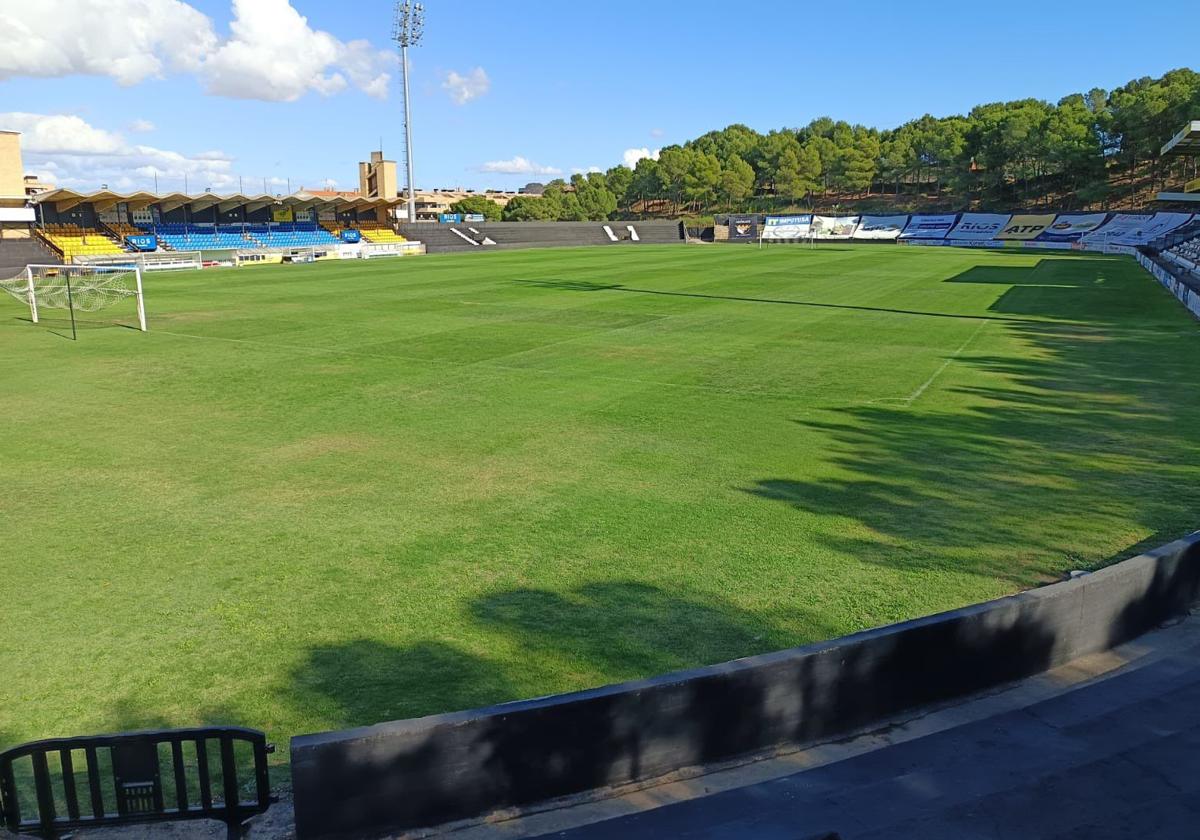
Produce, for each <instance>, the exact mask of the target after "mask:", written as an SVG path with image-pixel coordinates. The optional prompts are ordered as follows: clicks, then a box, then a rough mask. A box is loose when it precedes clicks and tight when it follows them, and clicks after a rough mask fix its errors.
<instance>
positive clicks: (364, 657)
mask: <svg viewBox="0 0 1200 840" xmlns="http://www.w3.org/2000/svg"><path fill="white" fill-rule="evenodd" d="M286 693H287V697H286V700H287V701H288V702H289V703H292V704H299V705H301V706H304V707H305V708H306V709H307V710H308V712H309V713H310V714H315V715H317V716H319V717H320V718H321V720H322V721H323V723H324V724H325V725H326V727H327V728H330V729H342V728H347V727H355V726H367V725H370V724H374V723H378V722H379V721H384V720H399V719H403V718H411V717H420V716H423V715H428V714H435V713H439V712H446V711H451V710H456V709H468V708H472V707H475V706H483V705H488V704H490V703H497V702H500V701H503V700H511V699H514V698H515V697H517V696H519V695H520V691H519V690H518V689H517V688H516V687H515V686H514V684H513V683H512V682H511V681H510V679H509V677H508V674H507V673H506V669H505V667H504V666H503V664H501V663H497V662H493V661H490V660H488V659H485V658H483V657H481V656H478V655H476V654H473V653H470V652H468V651H464V650H460V649H458V648H456V647H455V646H453V645H451V644H448V643H446V642H442V641H436V640H427V641H422V642H418V643H416V644H413V645H408V646H393V645H389V644H386V643H384V642H380V641H376V640H373V639H356V640H353V641H349V642H343V643H338V644H332V645H327V646H324V647H318V648H314V649H312V650H311V651H309V653H308V654H307V656H306V657H305V659H304V661H303V662H302V663H301V664H300V665H299V666H298V667H297V668H296V670H295V671H294V673H293V675H292V680H291V682H290V683H289V685H288V687H287V689H286Z"/></svg>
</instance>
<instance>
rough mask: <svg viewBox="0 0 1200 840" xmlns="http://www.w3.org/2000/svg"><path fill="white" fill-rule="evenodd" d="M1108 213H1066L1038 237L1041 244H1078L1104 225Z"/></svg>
mask: <svg viewBox="0 0 1200 840" xmlns="http://www.w3.org/2000/svg"><path fill="white" fill-rule="evenodd" d="M1107 218H1108V214H1107V213H1064V214H1063V215H1061V216H1059V217H1058V218H1057V219H1055V220H1054V223H1053V224H1051V225H1050V227H1048V228H1046V229H1045V230H1044V231H1042V233H1041V235H1040V236H1038V241H1039V242H1078V241H1079V240H1080V239H1082V238H1083V237H1084V236H1086V235H1087V234H1089V233H1091V232H1092V231H1094V230H1096V228H1098V227H1100V226H1101V225H1102V224H1104V221H1105V219H1107Z"/></svg>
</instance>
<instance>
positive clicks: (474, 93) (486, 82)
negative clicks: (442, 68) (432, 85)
mask: <svg viewBox="0 0 1200 840" xmlns="http://www.w3.org/2000/svg"><path fill="white" fill-rule="evenodd" d="M491 89H492V80H491V79H489V78H488V74H487V73H485V72H484V70H483V68H482V67H476V68H475V69H474V70H472V71H471V72H470V73H468V74H467V75H465V76H460V75H459V74H458V73H456V72H455V71H453V70H451V71H450V72H449V73H447V74H446V79H445V81H443V82H442V90H444V91H446V92H448V93H449V94H450V98H451V99H453V100H454V104H456V105H466V104H467V103H468V102H470V101H471V100H472V99H478V98H479V97H481V96H483V95H484V94H486V93H487V92H488V91H489V90H491Z"/></svg>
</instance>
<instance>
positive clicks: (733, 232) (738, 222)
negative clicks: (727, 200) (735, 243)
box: [729, 216, 758, 239]
mask: <svg viewBox="0 0 1200 840" xmlns="http://www.w3.org/2000/svg"><path fill="white" fill-rule="evenodd" d="M729 238H730V239H757V238H758V219H757V218H756V217H754V216H730V217H729Z"/></svg>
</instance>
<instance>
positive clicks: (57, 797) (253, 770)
mask: <svg viewBox="0 0 1200 840" xmlns="http://www.w3.org/2000/svg"><path fill="white" fill-rule="evenodd" d="M239 747H240V750H239ZM274 751H275V747H274V745H273V744H268V743H267V739H266V735H264V734H263V733H262V732H259V731H257V730H253V729H242V728H240V727H205V728H197V729H175V730H156V731H147V732H131V733H124V734H120V735H98V736H90V737H82V738H55V739H51V740H46V741H35V742H33V743H29V744H22V745H21V746H18V747H13V748H12V749H10V750H6V751H4V752H0V825H2V826H4V827H6V828H7V829H8V830H9V831H12V832H15V833H17V834H34V835H39V836H41V837H44V838H56V837H58V836H59V834H60V833H62V832H65V831H70V830H75V829H81V828H97V827H102V826H114V825H129V824H135V823H151V822H167V821H173V820H191V819H209V820H219V821H221V822H224V823H225V825H226V827H227V829H228V835H229V837H238V836H240V835H241V831H242V824H243V823H244V822H245V821H246V820H248V819H249V818H250V817H253V816H255V815H256V814H261V813H263V812H264V811H266V810H267V808H268V807H269V806H270V804H271V802H272V801H273V798H272V797H271V791H270V778H269V775H268V770H267V756H268V755H269V754H270V753H273V752H274ZM239 752H240V753H241V763H242V764H243V765H246V764H248V765H250V766H249V768H248V772H247V773H246V774H245V777H244V778H239V775H238V764H239ZM247 752H249V755H246V753H247ZM247 759H249V760H247ZM52 765H53V766H52ZM243 788H247V789H248V790H247V791H246V792H248V793H249V794H251V795H250V796H248V797H247V798H243V793H244V791H243Z"/></svg>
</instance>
